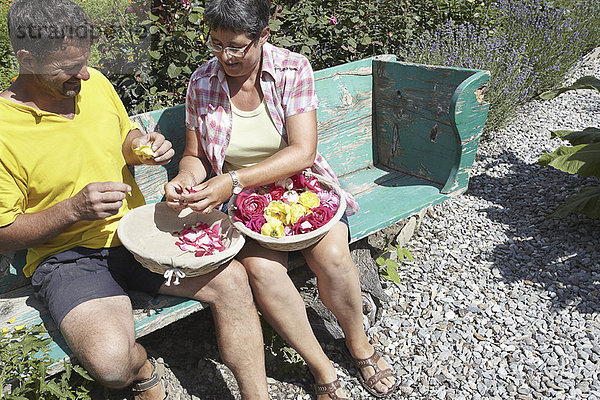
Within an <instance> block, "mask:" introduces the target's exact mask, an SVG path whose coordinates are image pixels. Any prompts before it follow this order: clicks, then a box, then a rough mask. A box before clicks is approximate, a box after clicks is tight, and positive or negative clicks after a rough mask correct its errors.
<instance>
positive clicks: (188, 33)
mask: <svg viewBox="0 0 600 400" xmlns="http://www.w3.org/2000/svg"><path fill="white" fill-rule="evenodd" d="M185 36H187V38H188V39H190V40H195V39H196V36H198V35H196V32H194V31H185Z"/></svg>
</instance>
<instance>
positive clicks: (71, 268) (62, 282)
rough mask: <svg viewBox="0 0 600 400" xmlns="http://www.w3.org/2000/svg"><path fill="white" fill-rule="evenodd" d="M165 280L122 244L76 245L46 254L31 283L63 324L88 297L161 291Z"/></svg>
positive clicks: (90, 298)
mask: <svg viewBox="0 0 600 400" xmlns="http://www.w3.org/2000/svg"><path fill="white" fill-rule="evenodd" d="M163 282H164V278H163V277H162V275H159V274H155V273H153V272H151V271H149V270H147V269H146V268H144V267H142V266H141V265H140V263H139V262H138V261H137V260H136V259H135V258H134V257H133V255H131V253H130V252H129V251H127V249H125V248H124V247H123V246H119V247H113V248H104V249H88V248H85V247H75V248H73V249H70V250H67V251H64V252H62V253H58V254H55V255H53V256H50V257H48V258H46V259H45V260H44V261H42V262H41V263H40V265H39V266H38V267H37V269H36V270H35V272H34V273H33V276H32V278H31V284H32V285H33V288H34V290H35V292H36V294H37V296H38V298H40V300H41V301H43V302H44V303H45V304H46V306H47V307H48V310H49V311H50V315H52V318H54V321H56V324H57V326H59V327H60V324H61V322H62V320H63V318H64V317H65V315H67V313H68V312H69V311H71V310H72V309H73V308H75V307H76V306H78V305H79V304H81V303H84V302H86V301H89V300H93V299H99V298H105V297H112V296H121V295H125V296H126V295H127V292H126V291H127V290H138V291H142V292H146V293H148V294H149V295H151V296H156V295H157V294H158V289H159V288H160V286H161V285H162V283H163Z"/></svg>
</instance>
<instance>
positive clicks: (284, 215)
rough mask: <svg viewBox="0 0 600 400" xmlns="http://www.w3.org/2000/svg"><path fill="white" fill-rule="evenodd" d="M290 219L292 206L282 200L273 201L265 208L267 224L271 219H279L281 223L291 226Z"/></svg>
mask: <svg viewBox="0 0 600 400" xmlns="http://www.w3.org/2000/svg"><path fill="white" fill-rule="evenodd" d="M290 218H291V215H290V205H289V204H285V203H284V202H283V201H281V200H277V201H272V202H271V203H269V205H268V206H267V208H265V219H266V220H267V222H268V221H269V220H270V219H277V220H279V222H281V223H283V224H286V225H289V223H290Z"/></svg>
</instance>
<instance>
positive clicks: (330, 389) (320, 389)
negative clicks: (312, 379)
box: [314, 379, 348, 400]
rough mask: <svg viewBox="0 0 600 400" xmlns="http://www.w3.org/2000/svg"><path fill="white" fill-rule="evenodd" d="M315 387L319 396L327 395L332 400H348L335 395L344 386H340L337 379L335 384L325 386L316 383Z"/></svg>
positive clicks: (325, 384) (330, 383)
mask: <svg viewBox="0 0 600 400" xmlns="http://www.w3.org/2000/svg"><path fill="white" fill-rule="evenodd" d="M314 386H315V393H316V395H317V396H322V395H324V394H326V395H328V396H329V398H330V399H331V400H348V398H347V397H340V396H338V395H337V394H335V392H336V391H337V390H338V389H341V388H342V385H341V384H340V380H339V379H336V380H335V381H333V382H329V383H324V384H319V383H315V385H314Z"/></svg>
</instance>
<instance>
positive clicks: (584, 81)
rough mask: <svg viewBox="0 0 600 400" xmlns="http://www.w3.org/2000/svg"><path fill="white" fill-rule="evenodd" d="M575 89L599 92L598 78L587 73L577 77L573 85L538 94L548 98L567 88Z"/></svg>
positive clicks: (599, 80)
mask: <svg viewBox="0 0 600 400" xmlns="http://www.w3.org/2000/svg"><path fill="white" fill-rule="evenodd" d="M577 89H596V90H597V91H599V92H600V79H598V78H596V77H594V76H591V75H587V76H584V77H582V78H579V79H577V80H576V81H575V83H574V84H573V86H566V87H562V88H559V89H553V90H548V91H546V92H543V93H541V94H539V95H538V97H539V98H541V99H544V100H550V99H553V98H555V97H556V96H559V95H561V94H563V93H564V92H567V91H569V90H577Z"/></svg>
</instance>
